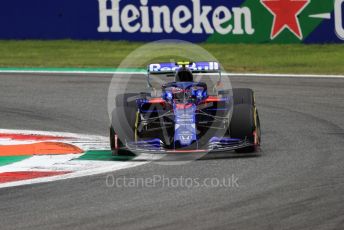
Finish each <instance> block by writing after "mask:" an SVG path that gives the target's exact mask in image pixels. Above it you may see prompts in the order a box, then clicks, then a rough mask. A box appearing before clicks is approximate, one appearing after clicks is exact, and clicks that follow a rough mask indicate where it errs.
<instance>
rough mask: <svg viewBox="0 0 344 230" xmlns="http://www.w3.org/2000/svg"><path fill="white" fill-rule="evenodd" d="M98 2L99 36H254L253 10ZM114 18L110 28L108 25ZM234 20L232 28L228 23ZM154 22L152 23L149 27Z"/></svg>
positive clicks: (144, 0) (196, 1) (142, 1)
mask: <svg viewBox="0 0 344 230" xmlns="http://www.w3.org/2000/svg"><path fill="white" fill-rule="evenodd" d="M98 2H99V27H98V32H117V33H119V32H123V31H125V32H128V33H136V32H141V33H168V34H169V33H172V32H173V31H176V32H178V33H180V34H187V33H193V34H202V33H206V34H213V33H214V32H215V31H216V32H217V33H220V34H224V35H225V34H229V33H231V34H234V35H241V34H249V35H250V34H253V33H254V28H253V27H252V18H251V10H250V9H249V8H247V7H233V8H231V9H229V8H228V7H226V6H217V7H213V6H212V5H202V4H201V1H200V0H191V2H192V7H191V9H190V8H188V7H187V6H186V5H179V6H177V7H176V8H174V9H171V8H170V7H169V6H168V5H159V6H156V5H154V6H153V5H152V6H149V5H148V0H140V4H141V5H140V6H139V7H137V6H135V5H133V4H127V5H125V6H123V8H121V7H120V2H121V0H111V5H112V6H111V7H110V8H107V3H108V1H107V0H98ZM108 18H111V22H112V23H111V26H110V23H109V21H108ZM231 19H233V24H231V23H230V24H228V22H229V21H230V20H231ZM151 21H152V23H150V22H151Z"/></svg>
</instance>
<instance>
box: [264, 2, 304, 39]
mask: <svg viewBox="0 0 344 230" xmlns="http://www.w3.org/2000/svg"><path fill="white" fill-rule="evenodd" d="M261 3H262V4H263V5H264V6H265V7H266V9H268V10H269V11H270V12H271V13H272V14H273V15H274V21H273V25H272V30H271V39H274V38H275V37H276V36H278V34H280V33H281V32H282V31H283V30H284V29H285V28H288V29H289V30H290V32H292V33H293V34H295V36H296V37H298V38H299V39H300V40H302V38H303V35H302V31H301V28H300V23H299V19H298V15H299V14H300V13H301V12H302V11H303V9H304V8H305V7H306V6H307V5H308V4H309V3H310V0H261Z"/></svg>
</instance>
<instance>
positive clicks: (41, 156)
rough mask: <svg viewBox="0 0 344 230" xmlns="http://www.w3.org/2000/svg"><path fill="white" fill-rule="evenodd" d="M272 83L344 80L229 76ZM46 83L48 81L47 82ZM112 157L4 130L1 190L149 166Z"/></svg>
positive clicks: (83, 143)
mask: <svg viewBox="0 0 344 230" xmlns="http://www.w3.org/2000/svg"><path fill="white" fill-rule="evenodd" d="M144 73H145V70H143V69H104V68H103V69H81V68H80V69H78V68H72V69H71V68H68V69H67V68H49V69H47V68H40V69H37V68H25V69H15V68H2V69H0V74H23V75H25V74H51V75H58V74H68V75H79V74H87V75H95V76H96V75H97V74H102V75H104V74H105V75H109V76H113V75H116V74H121V75H125V74H128V75H129V74H130V75H135V74H141V75H142V74H144ZM224 75H227V76H235V77H238V76H246V77H271V78H344V75H312V74H257V73H224ZM42 77H44V76H42ZM145 157H146V159H149V157H148V158H147V156H145V155H141V156H139V157H138V158H136V160H138V161H133V160H132V158H130V157H128V158H125V157H115V156H112V154H111V151H110V150H109V141H108V137H105V136H96V135H89V134H76V133H67V132H54V131H51V132H47V131H33V130H10V129H0V188H4V187H13V186H20V185H27V184H35V183H42V182H50V181H56V180H63V179H70V178H76V177H83V176H90V175H96V174H102V173H107V172H112V171H116V170H120V169H124V168H130V167H135V166H139V165H143V164H146V163H149V160H146V161H144V160H145Z"/></svg>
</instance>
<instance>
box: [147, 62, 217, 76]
mask: <svg viewBox="0 0 344 230" xmlns="http://www.w3.org/2000/svg"><path fill="white" fill-rule="evenodd" d="M181 67H186V68H188V69H190V70H191V72H193V73H220V72H221V70H220V64H219V63H218V62H177V63H170V62H165V63H157V64H150V65H148V68H147V72H148V75H149V74H174V73H176V72H177V70H178V69H179V68H181Z"/></svg>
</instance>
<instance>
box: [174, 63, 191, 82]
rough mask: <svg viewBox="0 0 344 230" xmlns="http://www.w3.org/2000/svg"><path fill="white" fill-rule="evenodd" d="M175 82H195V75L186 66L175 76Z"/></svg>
mask: <svg viewBox="0 0 344 230" xmlns="http://www.w3.org/2000/svg"><path fill="white" fill-rule="evenodd" d="M175 81H176V82H193V74H192V72H191V70H190V69H188V68H186V67H185V66H183V67H181V68H179V69H178V70H177V73H176V76H175Z"/></svg>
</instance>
